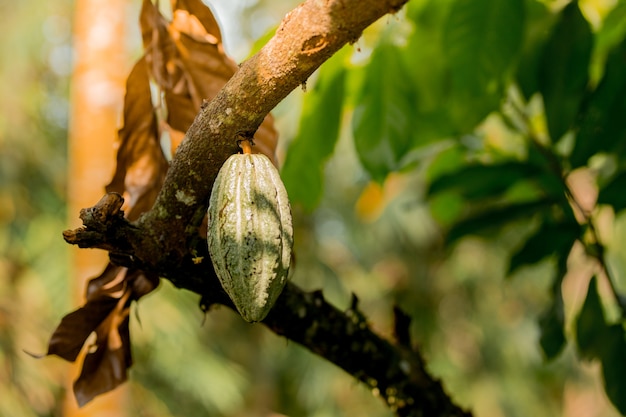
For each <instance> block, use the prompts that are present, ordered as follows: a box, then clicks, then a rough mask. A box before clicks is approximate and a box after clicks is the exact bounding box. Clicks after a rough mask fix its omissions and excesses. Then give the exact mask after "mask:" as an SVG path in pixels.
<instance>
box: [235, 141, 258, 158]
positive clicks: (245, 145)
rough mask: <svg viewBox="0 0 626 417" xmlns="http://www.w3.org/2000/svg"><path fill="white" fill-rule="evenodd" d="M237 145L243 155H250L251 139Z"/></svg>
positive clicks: (252, 143) (252, 144)
mask: <svg viewBox="0 0 626 417" xmlns="http://www.w3.org/2000/svg"><path fill="white" fill-rule="evenodd" d="M238 144H239V147H240V148H241V150H242V151H243V154H244V155H250V154H251V153H252V146H254V142H253V141H252V139H244V140H240V141H239V143H238Z"/></svg>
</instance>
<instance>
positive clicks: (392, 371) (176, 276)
mask: <svg viewBox="0 0 626 417" xmlns="http://www.w3.org/2000/svg"><path fill="white" fill-rule="evenodd" d="M122 203H123V200H122V199H121V198H120V196H119V195H118V194H115V193H109V194H107V195H105V196H104V197H103V198H102V199H101V200H100V201H99V202H98V204H96V206H94V207H92V208H89V209H84V210H82V211H81V218H82V219H83V221H84V223H85V227H83V228H80V229H77V230H74V231H66V232H65V233H64V237H65V239H66V240H67V241H68V243H72V244H76V245H78V246H80V247H85V246H88V245H91V244H92V243H93V242H94V241H97V242H98V244H97V245H96V247H102V248H117V247H120V246H121V245H125V244H126V242H127V241H128V240H132V239H133V236H135V235H136V233H137V230H136V228H135V226H134V225H133V224H131V223H130V222H128V221H126V220H125V219H124V218H123V216H122V217H120V214H121V212H120V208H121V206H122ZM127 237H128V238H127ZM111 261H112V262H113V263H115V264H117V265H120V266H125V267H128V268H131V269H141V270H143V271H146V272H154V273H157V274H159V275H160V276H162V277H164V278H167V279H169V280H170V281H171V282H172V283H174V284H175V285H176V286H178V287H180V288H185V289H188V290H190V291H193V292H195V293H197V294H199V295H201V296H202V299H201V308H202V309H204V310H209V309H210V307H211V306H212V305H214V304H222V305H226V306H228V307H230V308H232V309H234V306H233V304H232V302H231V301H230V299H229V298H228V295H227V294H226V293H225V292H224V290H223V289H222V287H221V285H220V283H219V280H218V279H217V276H216V275H215V272H214V271H213V268H212V267H211V261H210V259H209V253H208V249H207V244H206V240H204V239H197V241H196V242H195V244H194V246H192V247H190V250H189V253H188V254H187V255H186V256H185V258H184V261H183V262H181V263H168V262H164V261H162V260H161V261H159V262H158V267H155V264H153V263H152V262H149V263H146V262H144V261H142V260H140V259H138V258H137V257H135V256H134V255H133V251H132V249H130V250H128V251H124V252H123V253H122V252H112V253H111ZM356 301H357V300H356V298H354V302H353V305H352V306H351V307H350V308H349V309H348V310H347V311H340V310H338V309H337V308H335V307H334V306H333V305H331V304H330V303H328V302H327V301H326V300H325V299H324V297H323V295H322V293H321V292H320V291H315V292H312V293H308V292H304V291H302V290H301V289H300V288H298V287H297V286H296V285H294V284H292V283H288V284H287V286H286V287H285V289H284V290H283V292H282V294H281V296H280V297H279V298H278V300H277V301H276V304H275V305H274V307H273V308H272V311H271V312H270V314H269V315H268V316H267V317H266V318H265V320H263V322H262V323H263V324H264V325H265V326H267V327H268V328H269V329H271V330H272V331H274V332H275V333H276V334H279V335H282V336H285V337H286V338H288V339H290V340H293V341H295V342H297V343H300V344H301V345H303V346H305V347H307V348H308V349H309V350H311V351H312V352H314V353H316V354H318V355H320V356H322V357H323V358H325V359H327V360H328V361H330V362H332V363H334V364H335V365H337V366H339V367H341V368H342V369H344V370H345V371H346V372H348V373H349V374H351V375H353V376H354V377H355V378H357V379H359V380H361V381H362V382H364V383H365V384H366V385H367V386H369V387H370V388H371V390H372V392H373V393H374V394H375V395H377V396H380V398H382V399H383V400H384V401H385V402H386V403H387V405H388V406H389V407H390V408H391V409H392V410H394V411H395V412H396V413H397V414H398V415H399V416H423V415H427V416H442V417H443V416H446V417H452V416H457V417H462V416H463V417H467V416H471V414H470V413H468V412H465V411H464V410H462V409H461V408H459V407H458V406H456V405H455V404H454V403H453V402H452V401H451V400H450V398H449V396H448V395H447V394H446V393H445V391H444V390H443V387H442V386H441V383H440V382H439V381H438V380H436V379H434V378H433V377H432V376H431V375H430V374H429V373H428V372H427V371H426V369H425V363H424V360H423V359H422V357H421V355H420V353H419V352H418V351H416V350H414V349H412V348H411V346H410V343H409V341H408V340H407V339H408V336H404V337H402V339H403V340H399V341H398V342H399V343H390V342H389V341H387V340H384V339H382V338H381V337H380V336H378V335H377V334H375V333H374V332H373V331H372V330H371V329H370V327H369V325H368V323H367V321H366V320H365V318H364V316H363V314H362V313H361V312H360V311H359V310H358V309H357V302H356ZM396 315H397V316H398V315H400V316H402V317H404V318H403V319H402V320H401V321H405V320H406V317H405V316H404V314H403V313H400V312H399V311H396ZM405 324H406V323H405ZM400 326H402V327H404V325H400ZM403 333H404V330H403Z"/></svg>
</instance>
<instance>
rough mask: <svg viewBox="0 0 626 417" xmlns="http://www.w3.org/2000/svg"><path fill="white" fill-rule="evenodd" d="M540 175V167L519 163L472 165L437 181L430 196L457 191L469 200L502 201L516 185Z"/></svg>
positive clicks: (429, 190)
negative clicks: (501, 198) (488, 199)
mask: <svg viewBox="0 0 626 417" xmlns="http://www.w3.org/2000/svg"><path fill="white" fill-rule="evenodd" d="M538 173H540V170H539V168H538V167H536V166H534V165H529V164H525V163H519V162H505V163H502V164H497V165H470V166H467V167H464V168H462V169H460V170H459V171H456V172H454V173H451V174H446V175H442V176H441V177H439V178H437V179H435V180H434V181H433V182H432V183H431V184H430V187H429V189H428V194H429V195H432V194H436V193H439V192H442V191H450V190H456V191H457V192H458V193H459V194H461V195H462V196H464V197H465V198H468V199H477V198H485V197H499V196H500V194H501V193H502V192H503V191H505V190H507V189H508V188H509V187H511V186H512V185H513V184H514V183H515V182H517V181H520V180H524V179H526V178H529V177H531V176H534V175H537V174H538Z"/></svg>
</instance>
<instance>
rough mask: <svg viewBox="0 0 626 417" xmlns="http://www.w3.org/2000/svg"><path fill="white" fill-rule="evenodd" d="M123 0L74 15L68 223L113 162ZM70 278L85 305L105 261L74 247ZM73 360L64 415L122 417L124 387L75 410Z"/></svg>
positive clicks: (86, 6)
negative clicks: (89, 282)
mask: <svg viewBox="0 0 626 417" xmlns="http://www.w3.org/2000/svg"><path fill="white" fill-rule="evenodd" d="M126 6H127V1H126V0H106V1H103V0H81V1H78V2H76V11H75V16H74V65H75V67H74V73H73V75H72V85H71V88H72V91H71V116H70V128H69V150H68V152H69V158H68V159H69V161H70V165H69V168H68V169H69V175H68V177H69V184H68V187H69V191H68V194H69V198H68V212H69V213H70V216H71V217H70V219H69V222H70V224H71V225H75V224H78V222H79V219H78V218H77V216H76V213H78V211H80V208H82V207H85V206H88V205H91V204H92V203H93V201H94V199H95V200H97V199H98V198H100V197H101V196H102V192H103V190H104V186H105V185H106V181H107V179H108V178H110V177H111V173H112V172H113V168H114V163H115V150H114V147H113V144H114V143H115V142H116V138H117V129H116V126H118V125H119V118H120V112H121V106H122V103H123V101H124V100H123V99H124V88H125V78H126V76H127V75H128V63H129V62H128V61H129V60H128V58H127V54H126V52H125V49H124V48H121V47H120V46H121V45H124V44H125V38H126V34H125V27H124V26H125V25H124V22H125V15H126V10H127V8H126ZM71 256H72V278H71V279H73V282H74V283H75V285H74V289H75V291H74V297H75V299H76V300H77V304H82V303H83V302H84V291H85V284H86V280H87V279H88V278H90V277H93V276H95V275H98V274H99V273H100V272H101V270H102V268H103V265H106V263H107V260H108V257H107V254H106V253H105V252H102V251H84V250H82V251H81V250H78V248H73V249H72V252H71ZM81 362H82V360H79V361H77V362H76V365H75V366H73V367H72V370H71V371H70V375H68V378H67V385H68V387H67V395H66V401H65V411H64V415H65V416H67V417H79V416H81V417H86V416H104V415H107V416H110V415H115V416H123V415H124V410H125V409H126V408H127V407H125V405H124V403H125V399H126V396H127V394H126V391H127V388H126V387H121V389H118V390H115V391H114V392H112V393H109V394H106V395H104V396H102V397H100V398H98V399H97V400H95V401H94V402H93V403H91V404H89V405H88V406H86V407H84V408H81V409H78V406H77V404H76V400H75V399H74V395H73V391H72V386H71V384H72V381H73V380H75V379H76V375H75V374H78V372H80V366H79V365H80V363H81Z"/></svg>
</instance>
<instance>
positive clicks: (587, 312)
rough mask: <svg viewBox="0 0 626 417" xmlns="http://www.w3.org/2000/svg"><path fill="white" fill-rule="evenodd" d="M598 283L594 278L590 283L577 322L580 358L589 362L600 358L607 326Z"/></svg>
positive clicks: (577, 341) (577, 342)
mask: <svg viewBox="0 0 626 417" xmlns="http://www.w3.org/2000/svg"><path fill="white" fill-rule="evenodd" d="M596 281H597V279H596V277H593V278H592V279H591V281H590V282H589V288H588V289H587V297H586V298H585V303H584V304H583V307H582V309H581V311H580V313H579V315H578V318H577V320H576V344H577V346H578V351H579V352H580V356H581V357H582V358H583V359H587V360H591V359H596V358H600V357H601V356H602V350H603V348H604V340H603V337H604V335H605V328H606V324H605V322H604V312H603V310H602V303H601V302H600V295H599V294H598V288H597V282H596Z"/></svg>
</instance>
